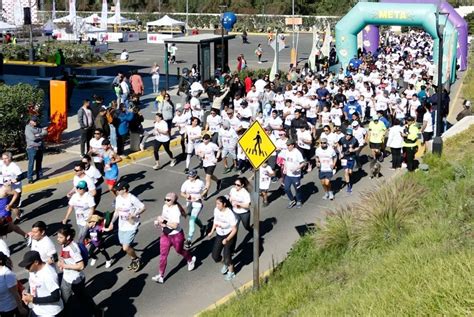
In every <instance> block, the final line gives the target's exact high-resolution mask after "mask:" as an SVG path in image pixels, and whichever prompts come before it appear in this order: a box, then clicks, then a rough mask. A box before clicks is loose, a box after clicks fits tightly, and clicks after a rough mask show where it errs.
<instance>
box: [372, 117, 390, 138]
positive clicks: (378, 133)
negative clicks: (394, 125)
mask: <svg viewBox="0 0 474 317" xmlns="http://www.w3.org/2000/svg"><path fill="white" fill-rule="evenodd" d="M386 130H387V127H386V126H385V124H384V123H383V122H382V121H380V120H378V121H377V123H375V121H371V122H370V123H369V132H370V137H369V142H371V143H383V141H384V138H385V131H386Z"/></svg>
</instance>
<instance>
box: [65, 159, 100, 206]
mask: <svg viewBox="0 0 474 317" xmlns="http://www.w3.org/2000/svg"><path fill="white" fill-rule="evenodd" d="M85 170H86V164H84V163H83V162H78V163H76V164H75V166H74V172H75V173H76V175H74V178H73V179H72V185H73V187H72V189H71V190H70V191H69V192H68V193H67V198H71V197H72V195H74V193H76V191H77V189H76V187H77V184H79V182H80V181H84V182H86V184H87V192H89V194H91V195H92V196H95V195H96V193H97V191H96V189H95V184H94V180H93V179H92V178H90V177H89V176H87V175H86V172H85Z"/></svg>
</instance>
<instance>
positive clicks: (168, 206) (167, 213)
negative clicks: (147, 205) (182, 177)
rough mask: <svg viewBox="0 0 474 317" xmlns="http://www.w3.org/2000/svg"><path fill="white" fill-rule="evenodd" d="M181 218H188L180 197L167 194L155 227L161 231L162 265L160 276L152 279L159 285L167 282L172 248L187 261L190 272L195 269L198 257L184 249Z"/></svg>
mask: <svg viewBox="0 0 474 317" xmlns="http://www.w3.org/2000/svg"><path fill="white" fill-rule="evenodd" d="M181 217H186V211H185V210H184V209H183V207H182V206H181V205H180V204H179V203H178V195H177V194H176V193H168V194H166V197H165V204H164V205H163V211H162V213H161V215H160V216H158V218H157V219H156V220H155V227H156V228H160V229H161V235H160V264H159V272H158V275H155V276H153V277H152V278H151V279H152V280H153V281H155V282H157V283H164V281H165V270H166V265H167V263H168V254H169V252H170V249H171V247H173V248H174V249H175V250H176V252H177V253H178V254H180V255H181V256H182V257H183V258H184V259H185V260H186V262H187V263H188V271H192V270H193V269H194V265H195V263H196V257H195V256H191V254H189V251H187V250H185V249H184V233H183V229H182V228H181V226H180V224H179V223H180V219H181Z"/></svg>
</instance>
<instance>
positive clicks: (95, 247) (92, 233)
mask: <svg viewBox="0 0 474 317" xmlns="http://www.w3.org/2000/svg"><path fill="white" fill-rule="evenodd" d="M104 231H105V228H104V221H103V219H102V218H101V217H99V215H91V216H89V219H87V233H86V236H85V237H84V238H85V239H88V240H89V241H90V242H89V259H90V260H89V265H90V266H94V265H95V263H96V261H97V253H98V252H100V253H102V255H103V256H104V257H105V268H106V269H108V268H109V267H111V266H112V260H111V259H110V256H109V253H108V252H107V250H106V249H105V247H104V241H103V237H102V236H103V233H104ZM96 251H98V252H96Z"/></svg>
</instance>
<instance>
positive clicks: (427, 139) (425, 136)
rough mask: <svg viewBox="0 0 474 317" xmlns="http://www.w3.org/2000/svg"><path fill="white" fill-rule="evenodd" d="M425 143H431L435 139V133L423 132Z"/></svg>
mask: <svg viewBox="0 0 474 317" xmlns="http://www.w3.org/2000/svg"><path fill="white" fill-rule="evenodd" d="M422 135H423V142H427V141H430V140H431V139H432V138H433V132H423V133H422Z"/></svg>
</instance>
